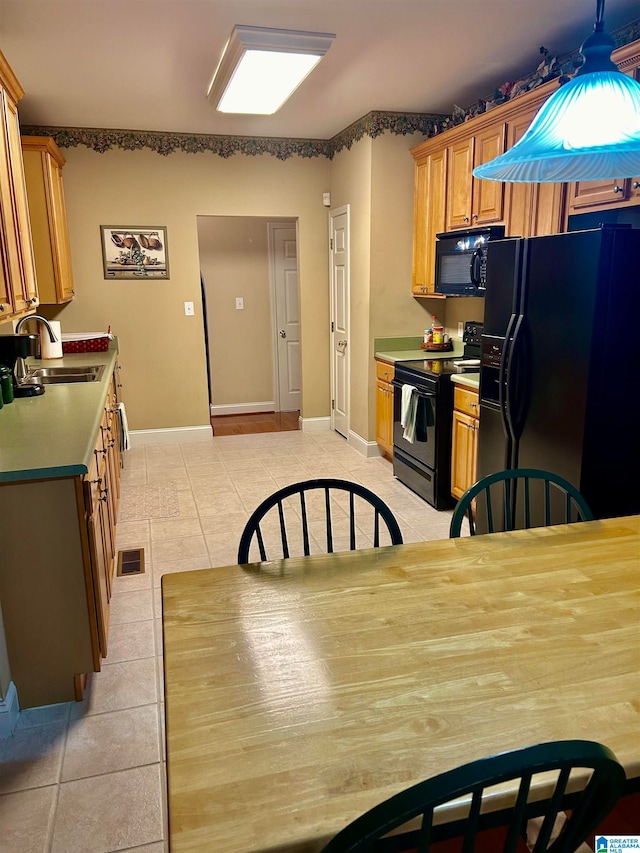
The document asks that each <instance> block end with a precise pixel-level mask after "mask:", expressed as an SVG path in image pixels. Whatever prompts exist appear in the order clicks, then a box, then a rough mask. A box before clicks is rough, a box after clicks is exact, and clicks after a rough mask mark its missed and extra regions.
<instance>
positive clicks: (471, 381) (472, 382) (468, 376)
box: [451, 371, 480, 391]
mask: <svg viewBox="0 0 640 853" xmlns="http://www.w3.org/2000/svg"><path fill="white" fill-rule="evenodd" d="M451 381H452V382H453V383H454V384H455V385H466V386H467V387H468V388H474V389H475V390H476V391H477V390H478V389H479V388H480V371H478V372H477V373H454V374H453V375H452V376H451Z"/></svg>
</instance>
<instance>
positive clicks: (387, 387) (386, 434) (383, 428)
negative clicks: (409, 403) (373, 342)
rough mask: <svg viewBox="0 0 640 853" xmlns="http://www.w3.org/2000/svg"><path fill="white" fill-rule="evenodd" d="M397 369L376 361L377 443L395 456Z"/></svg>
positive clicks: (389, 454)
mask: <svg viewBox="0 0 640 853" xmlns="http://www.w3.org/2000/svg"><path fill="white" fill-rule="evenodd" d="M394 373H395V368H394V366H393V365H392V364H389V363H388V362H386V361H381V360H379V359H376V441H377V443H378V444H379V445H380V447H381V448H382V449H383V451H384V452H385V453H386V454H387V455H388V456H393V385H392V384H391V383H392V381H393V376H394Z"/></svg>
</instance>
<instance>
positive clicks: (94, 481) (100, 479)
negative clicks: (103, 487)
mask: <svg viewBox="0 0 640 853" xmlns="http://www.w3.org/2000/svg"><path fill="white" fill-rule="evenodd" d="M91 482H92V483H98V485H100V483H101V482H102V477H98V479H97V480H91Z"/></svg>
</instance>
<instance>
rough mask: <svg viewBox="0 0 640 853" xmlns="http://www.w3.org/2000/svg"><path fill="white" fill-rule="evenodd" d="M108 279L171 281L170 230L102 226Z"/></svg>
mask: <svg viewBox="0 0 640 853" xmlns="http://www.w3.org/2000/svg"><path fill="white" fill-rule="evenodd" d="M100 235H101V238H102V261H103V264H104V277H105V278H137V279H141V280H143V279H168V278H169V255H168V252H167V229H166V228H163V227H162V226H157V225H156V226H149V227H144V228H142V227H141V228H139V227H137V226H131V227H124V226H122V225H101V226H100Z"/></svg>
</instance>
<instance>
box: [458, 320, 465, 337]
mask: <svg viewBox="0 0 640 853" xmlns="http://www.w3.org/2000/svg"><path fill="white" fill-rule="evenodd" d="M463 335H464V323H458V337H459V338H460V340H462V336H463Z"/></svg>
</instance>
